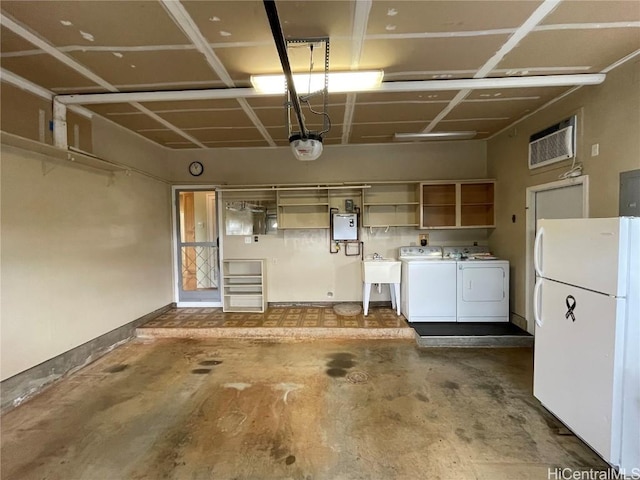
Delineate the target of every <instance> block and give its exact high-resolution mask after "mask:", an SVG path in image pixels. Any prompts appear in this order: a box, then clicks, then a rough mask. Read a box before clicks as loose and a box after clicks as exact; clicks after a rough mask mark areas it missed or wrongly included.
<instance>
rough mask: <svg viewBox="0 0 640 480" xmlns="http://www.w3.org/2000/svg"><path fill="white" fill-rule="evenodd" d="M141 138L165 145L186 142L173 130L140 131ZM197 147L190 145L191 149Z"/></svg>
mask: <svg viewBox="0 0 640 480" xmlns="http://www.w3.org/2000/svg"><path fill="white" fill-rule="evenodd" d="M138 133H139V134H140V135H142V136H143V137H146V138H148V139H149V140H152V141H154V142H156V143H160V144H166V143H167V142H188V140H187V139H185V138H184V137H183V136H181V135H178V134H177V133H176V132H174V131H173V130H167V129H160V130H154V131H142V132H138ZM196 146H197V145H195V144H193V143H191V147H192V148H194V147H196Z"/></svg>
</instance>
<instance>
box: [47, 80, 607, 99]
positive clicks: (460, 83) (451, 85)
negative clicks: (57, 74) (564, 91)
mask: <svg viewBox="0 0 640 480" xmlns="http://www.w3.org/2000/svg"><path fill="white" fill-rule="evenodd" d="M605 78H606V75H605V74H603V73H593V74H576V75H545V76H532V77H506V78H502V77H500V78H467V79H453V80H424V81H420V80H416V81H410V82H384V83H382V85H381V86H380V87H377V88H373V89H371V90H368V91H369V92H373V93H376V92H379V93H389V92H441V91H450V90H498V89H508V88H531V87H559V86H567V87H569V86H576V85H598V84H600V83H602V82H604V80H605ZM278 95H281V94H266V93H261V92H258V91H256V90H255V89H253V88H214V89H206V90H171V91H164V92H122V93H87V94H78V95H58V96H57V99H58V100H59V101H60V103H64V104H65V105H96V104H104V103H127V102H165V101H179V100H184V101H187V100H211V99H228V98H256V97H269V96H271V97H273V96H278Z"/></svg>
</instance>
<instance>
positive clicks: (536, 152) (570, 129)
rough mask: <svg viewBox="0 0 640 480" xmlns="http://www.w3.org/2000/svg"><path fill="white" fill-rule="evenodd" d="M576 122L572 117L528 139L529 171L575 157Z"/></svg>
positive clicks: (574, 117)
mask: <svg viewBox="0 0 640 480" xmlns="http://www.w3.org/2000/svg"><path fill="white" fill-rule="evenodd" d="M576 120H577V119H576V116H575V115H573V116H571V117H569V118H567V119H566V120H563V121H561V122H558V123H556V124H555V125H552V126H550V127H549V128H545V129H544V130H541V131H539V132H537V133H534V134H533V135H531V136H530V137H529V169H532V168H538V167H543V166H545V165H550V164H552V163H556V162H560V161H562V160H567V159H569V158H573V157H574V156H575V154H576Z"/></svg>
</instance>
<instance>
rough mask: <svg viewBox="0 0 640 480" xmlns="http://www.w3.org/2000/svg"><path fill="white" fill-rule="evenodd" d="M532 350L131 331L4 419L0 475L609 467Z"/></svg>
mask: <svg viewBox="0 0 640 480" xmlns="http://www.w3.org/2000/svg"><path fill="white" fill-rule="evenodd" d="M531 384H532V351H531V349H528V348H511V349H479V348H473V349H471V348H469V349H436V348H433V349H422V350H421V349H419V348H418V347H417V346H416V345H415V342H413V341H410V340H409V341H404V340H377V341H376V340H358V341H347V340H321V341H310V342H286V343H277V342H270V341H264V340H249V339H244V340H238V339H233V340H231V339H203V340H156V341H141V340H136V341H134V342H131V343H129V344H127V345H124V346H122V347H120V348H118V349H116V350H115V351H113V352H112V353H110V354H108V355H106V356H105V357H103V358H101V359H100V360H98V361H97V362H95V363H93V364H92V365H90V366H88V367H86V368H84V369H83V370H81V371H80V372H78V373H76V374H75V375H72V376H70V377H69V378H66V379H64V380H62V381H60V382H58V383H57V384H56V385H54V386H53V387H51V388H49V389H48V390H46V391H45V392H43V393H42V394H41V395H39V396H37V397H35V398H34V399H32V400H31V401H29V402H27V403H25V404H24V405H21V406H20V407H18V408H16V409H14V410H12V411H10V412H8V413H7V414H6V415H4V416H3V418H2V444H1V445H2V452H1V453H2V460H1V472H2V478H3V479H21V480H22V479H38V480H43V479H47V480H56V479H60V480H63V479H64V480H70V479H90V480H98V479H99V480H103V479H104V480H108V479H154V480H155V479H161V478H169V479H284V478H292V479H305V480H311V479H314V480H317V479H332V480H333V479H384V480H386V479H412V480H415V479H430V480H431V479H434V480H435V479H491V480H499V479H509V480H512V479H546V478H548V471H547V469H548V468H555V467H568V468H573V469H589V468H596V469H603V468H606V465H605V464H603V463H602V461H601V460H600V459H599V458H598V457H597V456H596V455H595V454H594V453H593V452H592V451H591V450H589V448H587V447H586V446H585V445H584V444H583V443H582V442H581V441H580V440H578V439H577V438H576V437H574V436H572V435H570V434H567V433H568V432H566V431H565V430H564V429H563V428H561V425H560V424H559V423H558V422H557V421H556V420H555V419H554V418H553V417H552V416H550V415H549V414H548V413H546V411H545V410H544V409H543V408H542V407H541V406H540V405H539V403H538V402H537V400H535V399H534V398H533V396H532V394H531Z"/></svg>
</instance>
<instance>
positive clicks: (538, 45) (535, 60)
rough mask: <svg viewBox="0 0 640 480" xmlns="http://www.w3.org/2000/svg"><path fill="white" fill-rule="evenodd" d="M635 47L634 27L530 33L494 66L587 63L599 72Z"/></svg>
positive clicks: (637, 37) (639, 44)
mask: <svg viewBox="0 0 640 480" xmlns="http://www.w3.org/2000/svg"><path fill="white" fill-rule="evenodd" d="M586 46H588V47H586ZM638 48H640V35H639V33H638V29H637V28H617V29H602V30H562V31H544V32H533V33H531V34H529V35H528V36H527V37H525V38H524V39H523V40H522V41H521V42H520V43H519V44H518V46H517V47H516V48H515V49H514V50H513V51H512V52H511V53H509V54H508V55H507V56H506V57H505V58H504V60H503V61H502V62H500V64H499V65H498V67H497V68H499V69H504V68H507V69H525V68H527V67H531V66H536V67H541V66H547V67H564V66H567V65H587V66H593V67H594V69H595V70H596V71H600V70H602V69H603V68H606V67H608V66H609V65H611V64H613V63H614V62H615V61H617V60H619V59H620V58H622V57H624V56H626V55H627V54H629V53H631V52H634V51H635V50H637V49H638Z"/></svg>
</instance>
